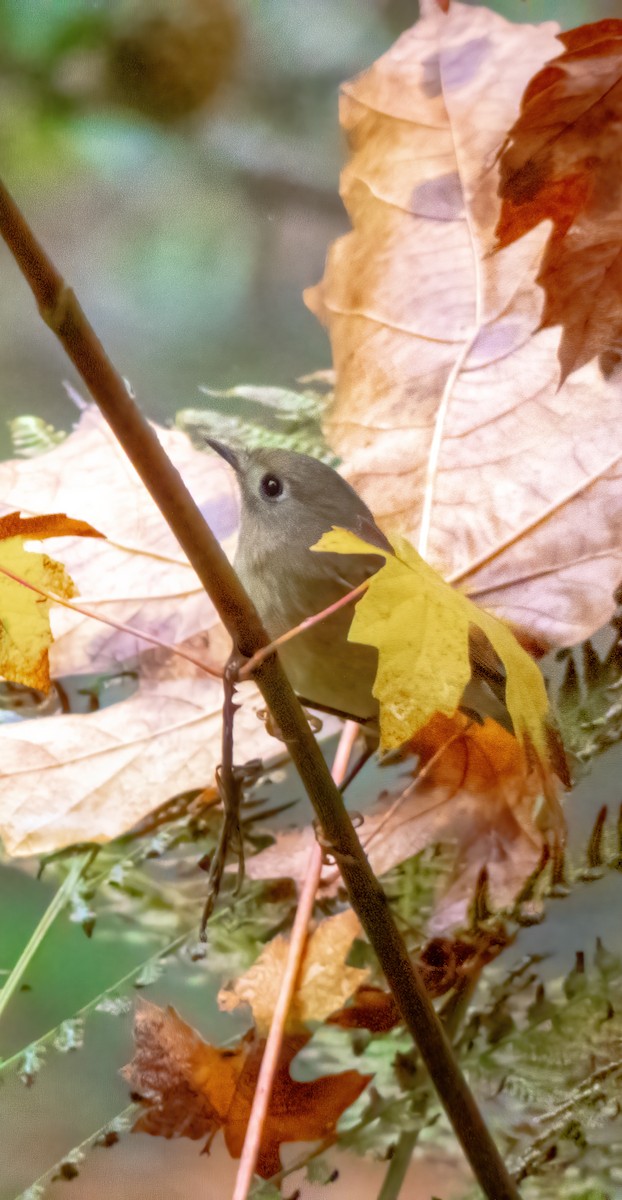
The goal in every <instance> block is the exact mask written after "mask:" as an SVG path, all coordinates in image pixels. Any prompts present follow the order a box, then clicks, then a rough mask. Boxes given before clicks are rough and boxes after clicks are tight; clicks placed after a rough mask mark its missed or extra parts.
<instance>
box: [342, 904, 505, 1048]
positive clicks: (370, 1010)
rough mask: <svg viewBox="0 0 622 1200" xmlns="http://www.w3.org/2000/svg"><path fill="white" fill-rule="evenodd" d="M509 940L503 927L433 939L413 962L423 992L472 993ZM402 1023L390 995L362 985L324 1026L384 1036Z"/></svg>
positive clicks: (440, 994) (431, 993)
mask: <svg viewBox="0 0 622 1200" xmlns="http://www.w3.org/2000/svg"><path fill="white" fill-rule="evenodd" d="M510 941H511V938H510V936H509V935H508V933H507V931H506V929H505V927H504V926H503V925H502V924H499V925H497V926H496V927H495V926H493V927H492V928H489V929H476V930H474V931H471V932H468V933H465V934H463V935H462V936H461V937H457V938H455V939H453V940H452V939H450V938H441V937H436V938H432V939H431V941H429V942H428V943H427V944H426V945H425V946H424V947H423V949H422V950H421V951H420V952H419V953H418V955H417V958H416V962H417V966H418V968H419V974H420V977H421V978H422V979H423V982H424V984H425V989H426V991H427V992H429V994H430V995H431V996H434V997H437V998H438V997H439V996H446V995H447V993H448V992H450V991H451V990H452V989H454V988H456V989H458V990H459V991H461V992H464V991H465V990H467V989H468V990H469V991H470V990H471V989H472V987H473V985H474V984H475V982H476V981H477V979H478V978H479V976H480V974H481V972H482V970H483V968H484V967H485V966H486V965H487V964H488V963H489V962H492V960H493V959H494V958H496V957H497V955H499V954H500V953H501V951H502V950H504V949H505V947H506V946H507V945H508V943H509V942H510ZM402 1020H403V1018H402V1015H401V1013H400V1011H399V1009H398V1007H397V1004H396V1003H395V1000H394V999H393V996H392V995H391V993H390V992H385V991H383V989H382V988H379V987H372V986H371V985H370V984H363V985H362V986H361V987H359V988H357V989H356V992H355V993H354V996H353V997H352V1003H351V1004H348V1005H346V1006H345V1007H344V1008H342V1009H340V1010H339V1011H338V1012H335V1013H332V1014H331V1016H330V1017H329V1018H328V1020H327V1022H326V1024H327V1025H340V1026H341V1027H342V1029H370V1030H371V1031H372V1032H373V1033H384V1032H386V1031H387V1030H389V1029H393V1028H394V1027H395V1026H396V1025H399V1024H400V1023H401V1021H402Z"/></svg>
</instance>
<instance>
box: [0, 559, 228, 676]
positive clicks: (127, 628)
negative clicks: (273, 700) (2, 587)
mask: <svg viewBox="0 0 622 1200" xmlns="http://www.w3.org/2000/svg"><path fill="white" fill-rule="evenodd" d="M0 572H1V573H2V574H3V575H7V576H8V577H9V579H12V580H13V581H14V582H15V583H21V585H22V587H25V588H30V591H31V592H37V593H38V594H39V595H40V596H45V597H46V599H47V600H51V601H52V602H53V603H54V604H62V605H63V608H70V609H71V611H72V612H77V613H80V614H81V616H83V617H92V618H93V620H94V621H101V622H102V623H103V624H104V625H110V626H111V628H112V629H119V630H120V631H121V633H131V634H132V636H133V637H137V638H142V640H143V642H151V643H152V644H153V645H154V646H161V647H162V649H163V650H170V651H171V652H172V653H173V654H178V655H179V656H180V658H187V659H188V662H191V663H194V665H195V667H200V668H201V670H202V671H207V674H208V675H213V676H214V677H215V678H216V679H222V677H223V672H222V671H221V670H219V669H218V668H217V667H208V666H207V663H205V662H204V661H203V659H202V658H201V657H200V656H199V655H198V654H191V653H190V652H189V651H188V650H183V649H182V647H181V646H172V645H171V644H170V643H169V642H163V641H162V639H161V638H157V637H154V636H153V634H151V633H143V631H142V629H134V627H133V625H123V624H122V623H121V622H120V621H113V619H112V617H102V615H101V613H96V612H91V610H90V609H88V608H84V607H83V606H82V605H81V604H73V603H72V601H70V600H63V599H62V597H61V596H55V595H54V592H48V591H47V589H46V588H43V587H40V586H39V584H38V583H30V581H29V580H28V579H22V576H21V575H15V574H14V572H13V571H9V569H8V567H2V566H0Z"/></svg>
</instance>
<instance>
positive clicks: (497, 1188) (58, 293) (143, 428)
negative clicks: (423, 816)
mask: <svg viewBox="0 0 622 1200" xmlns="http://www.w3.org/2000/svg"><path fill="white" fill-rule="evenodd" d="M0 233H1V234H2V236H3V238H4V240H5V242H6V244H7V246H8V247H9V249H10V250H11V252H12V254H13V256H14V257H15V259H16V262H17V264H18V266H19V268H20V270H21V272H22V274H23V275H24V276H25V278H26V280H27V281H28V283H29V285H30V287H31V289H32V291H33V294H34V296H35V299H36V301H37V304H38V307H39V311H40V313H41V316H42V317H43V319H44V321H46V323H47V324H48V325H49V326H50V328H51V329H52V330H53V331H54V333H55V334H56V336H57V337H58V339H59V341H60V342H61V344H62V345H63V346H64V348H65V350H66V352H67V354H68V355H69V358H70V359H71V361H72V363H73V364H74V366H75V367H76V369H77V370H78V371H79V373H80V375H81V376H82V378H83V380H84V382H85V383H86V385H87V387H88V389H89V391H90V393H91V395H92V396H93V399H94V400H95V401H96V402H97V404H98V405H99V407H100V409H101V411H102V412H103V414H104V416H105V417H106V420H107V421H108V423H109V425H110V427H111V429H112V430H113V431H114V433H115V434H116V436H117V438H118V439H119V442H120V443H121V445H122V446H123V449H124V450H125V453H126V454H127V456H128V458H129V459H130V462H131V463H132V464H133V466H134V467H135V469H136V471H137V472H138V474H139V476H140V478H141V479H142V481H143V483H144V485H145V487H146V488H147V489H148V491H149V493H150V494H151V496H152V498H153V500H154V501H155V503H156V504H157V506H158V508H159V509H160V511H161V513H162V515H163V517H164V519H165V520H166V521H167V523H168V525H169V526H170V528H171V530H172V531H173V533H174V534H175V536H176V538H177V540H178V542H179V543H180V545H181V547H182V549H183V550H184V552H185V554H186V555H187V557H188V559H189V561H190V563H191V564H192V566H193V567H194V569H195V571H196V573H197V575H198V577H199V579H200V580H201V583H202V584H203V587H204V588H205V590H206V592H207V593H208V595H209V596H210V598H211V600H212V602H213V604H214V606H215V608H216V610H217V612H218V614H219V616H220V617H221V619H222V621H223V623H224V625H225V626H226V628H227V630H228V631H229V633H230V634H231V637H232V639H233V643H234V645H235V646H237V648H238V649H239V651H240V653H241V654H243V655H244V656H245V657H246V658H251V657H252V655H253V654H255V652H256V651H257V650H259V649H260V648H261V647H262V646H265V645H267V644H268V640H269V639H268V636H267V634H266V632H265V630H264V628H263V626H262V624H261V621H260V620H259V616H258V614H257V611H256V609H255V607H254V605H253V604H252V602H251V600H250V599H249V597H248V596H247V595H246V593H245V591H244V589H243V587H242V585H241V583H240V581H239V579H238V578H237V575H236V574H235V572H234V570H233V568H232V566H231V564H230V563H229V561H228V559H227V557H226V555H225V554H224V552H223V550H222V548H221V547H220V545H219V543H218V541H217V540H216V538H215V537H214V534H213V533H212V531H211V529H210V528H209V526H208V525H207V523H206V522H205V520H204V518H203V516H202V514H201V512H200V510H199V509H198V507H197V506H196V504H195V503H194V500H193V499H192V496H191V495H190V493H189V491H188V489H187V488H186V486H185V484H184V482H183V480H182V479H181V476H180V475H179V472H178V471H177V470H176V469H175V467H174V466H173V464H172V463H171V462H170V460H169V459H168V457H167V455H166V454H165V452H164V450H163V449H162V446H161V445H160V443H159V441H158V438H157V437H156V434H155V432H154V430H153V429H152V427H151V426H150V425H149V424H148V422H147V421H146V420H145V418H144V417H143V416H142V414H141V412H140V410H139V408H138V406H137V405H136V404H135V403H134V401H133V400H132V398H131V397H130V396H129V394H128V391H127V389H126V387H125V384H124V382H123V380H122V378H121V376H120V375H119V373H118V372H117V371H116V370H115V368H114V367H113V365H112V363H111V362H110V360H109V358H108V357H107V355H106V352H105V350H104V348H103V346H102V344H101V342H100V341H99V339H98V337H97V336H96V334H95V331H94V330H93V328H92V327H91V325H90V324H89V322H88V320H87V318H86V316H85V314H84V313H83V311H82V309H81V308H80V305H79V304H78V301H77V300H76V298H75V296H74V294H73V292H72V291H71V289H70V288H68V287H67V286H66V284H65V282H64V280H63V279H62V276H61V275H60V274H59V273H58V271H57V270H56V268H55V267H54V265H53V263H52V262H51V261H50V259H49V258H48V257H47V255H46V253H45V251H44V250H43V248H42V247H41V246H40V245H39V243H38V242H37V240H36V238H35V236H34V234H33V233H32V230H31V229H30V227H29V225H28V224H27V222H26V221H25V219H24V217H23V216H22V213H21V212H20V210H19V209H18V207H17V205H16V204H15V202H14V200H13V199H12V197H11V196H10V194H9V193H8V191H7V190H6V188H5V187H4V185H3V184H1V183H0ZM253 677H254V679H255V682H256V683H257V685H258V687H259V688H260V690H261V692H262V694H263V696H264V699H265V700H266V703H267V705H268V707H269V709H270V711H271V713H272V716H273V719H274V721H275V724H276V725H277V726H278V727H279V729H280V730H281V733H282V735H283V738H284V740H285V742H286V744H287V746H288V748H289V752H290V754H291V757H292V759H293V761H294V764H295V766H296V768H297V770H298V773H299V775H300V777H301V779H302V782H303V784H304V786H305V789H306V791H307V793H308V795H309V798H310V799H311V802H312V804H313V806H314V808H315V811H316V813H317V815H318V819H319V821H320V823H321V825H322V828H323V830H324V835H325V839H326V841H327V842H328V843H330V845H331V847H332V849H333V850H334V852H335V853H336V854H337V855H338V856H339V862H340V864H341V873H342V875H343V879H344V882H345V884H346V887H347V889H348V895H349V898H350V903H351V904H352V907H353V909H354V911H355V912H356V913H357V915H358V917H359V919H360V921H361V924H362V926H363V928H364V930H365V932H366V934H367V936H368V938H369V940H370V942H371V944H372V946H373V948H374V950H375V952H376V955H377V957H378V960H379V962H380V965H381V967H382V970H383V971H384V974H385V977H386V980H387V983H388V984H389V987H390V988H391V991H392V992H393V995H394V997H395V1000H396V1003H397V1005H398V1007H399V1009H400V1011H401V1013H402V1016H403V1017H404V1021H405V1022H406V1025H407V1027H408V1029H409V1030H410V1032H411V1033H412V1036H413V1037H414V1039H415V1041H416V1043H417V1046H418V1047H419V1051H420V1053H421V1057H422V1059H423V1061H424V1062H425V1064H426V1066H427V1068H428V1071H429V1072H430V1076H431V1078H432V1080H433V1082H434V1085H435V1087H436V1089H437V1091H438V1094H439V1096H440V1098H441V1100H442V1103H443V1104H444V1106H445V1109H446V1111H447V1114H448V1116H449V1118H450V1120H451V1122H452V1125H453V1127H454V1129H455V1131H456V1134H457V1136H458V1138H459V1140H460V1142H461V1144H462V1147H463V1149H464V1152H465V1154H466V1156H467V1158H468V1160H469V1162H470V1164H471V1167H472V1169H473V1172H474V1174H475V1176H476V1178H477V1180H478V1181H479V1183H480V1185H481V1187H482V1189H483V1191H484V1193H485V1194H486V1196H488V1197H489V1200H518V1197H519V1193H518V1190H517V1188H516V1185H515V1184H514V1182H513V1181H512V1179H511V1178H510V1176H509V1174H508V1172H507V1169H506V1167H505V1164H504V1162H503V1160H502V1158H501V1156H500V1154H499V1151H498V1150H497V1147H496V1145H495V1143H494V1141H493V1140H492V1137H491V1136H490V1133H489V1132H488V1129H487V1128H486V1125H485V1123H484V1120H483V1117H482V1115H481V1113H480V1111H479V1109H478V1107H477V1104H476V1103H475V1100H474V1098H473V1096H472V1094H471V1092H470V1090H469V1088H468V1086H467V1083H466V1080H465V1079H464V1077H463V1075H462V1073H461V1071H460V1068H459V1067H458V1064H457V1062H456V1060H455V1058H454V1054H453V1051H452V1049H451V1046H450V1045H449V1042H448V1040H447V1038H446V1036H445V1034H444V1032H443V1029H442V1026H441V1023H440V1021H439V1019H438V1017H437V1014H436V1012H435V1010H434V1007H433V1005H432V1002H431V1000H430V998H429V996H428V994H427V992H426V990H425V987H424V984H423V981H422V979H421V977H420V975H419V972H418V970H417V969H416V967H415V966H414V965H413V964H412V963H411V961H410V958H409V956H408V952H407V950H406V947H405V945H404V943H403V941H402V938H401V936H400V934H399V932H398V930H397V927H396V925H395V923H394V921H393V917H392V914H391V911H390V908H389V904H388V901H387V898H386V896H385V894H384V892H383V890H382V888H381V887H380V884H379V883H378V880H377V879H376V878H375V876H374V874H373V872H372V870H371V867H370V866H369V863H368V861H367V858H366V857H365V853H364V851H363V849H362V847H361V844H360V842H359V840H358V838H357V836H356V833H355V831H354V827H353V825H352V822H351V820H350V818H349V816H348V813H347V811H346V808H345V805H344V803H343V797H342V796H341V793H340V791H339V789H338V788H337V787H336V785H335V783H334V782H333V780H332V779H331V775H330V771H329V769H328V766H327V764H326V762H325V761H324V758H323V756H322V753H321V751H320V748H319V746H318V744H317V742H316V741H315V738H314V737H313V734H312V732H311V730H310V728H309V726H308V724H307V721H306V719H305V716H304V713H303V711H302V708H301V707H300V704H299V703H298V701H297V700H296V697H295V695H294V692H293V689H292V687H291V684H290V683H289V680H288V679H287V677H286V675H285V673H284V671H283V669H282V667H281V664H280V662H279V660H278V657H277V655H276V654H273V655H271V656H270V657H269V658H267V659H266V660H265V662H263V663H262V664H261V665H260V666H259V667H258V668H257V669H256V671H255V672H254V676H253Z"/></svg>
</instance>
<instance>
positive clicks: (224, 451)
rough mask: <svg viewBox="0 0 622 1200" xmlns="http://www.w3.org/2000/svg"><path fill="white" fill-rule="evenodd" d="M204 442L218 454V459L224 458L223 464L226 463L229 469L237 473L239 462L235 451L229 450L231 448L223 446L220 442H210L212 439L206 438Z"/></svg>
mask: <svg viewBox="0 0 622 1200" xmlns="http://www.w3.org/2000/svg"><path fill="white" fill-rule="evenodd" d="M205 440H206V442H207V444H208V446H211V447H212V450H215V451H216V453H217V454H220V457H221V458H224V460H225V462H228V463H229V466H230V467H233V470H234V471H239V469H240V460H239V458H238V456H237V454H236V453H235V450H232V449H231V446H225V445H223V443H222V442H215V441H213V440H212V438H206V439H205Z"/></svg>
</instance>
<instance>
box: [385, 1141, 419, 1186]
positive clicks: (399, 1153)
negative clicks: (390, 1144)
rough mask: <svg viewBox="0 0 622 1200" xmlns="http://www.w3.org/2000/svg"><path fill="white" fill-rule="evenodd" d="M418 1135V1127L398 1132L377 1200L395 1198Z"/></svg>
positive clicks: (404, 1176)
mask: <svg viewBox="0 0 622 1200" xmlns="http://www.w3.org/2000/svg"><path fill="white" fill-rule="evenodd" d="M418 1137H419V1130H418V1129H405V1130H404V1132H403V1133H401V1134H400V1136H399V1139H398V1142H397V1145H396V1147H395V1151H394V1154H393V1158H392V1159H391V1162H390V1163H389V1169H388V1171H387V1173H386V1175H385V1177H384V1181H383V1184H382V1187H381V1188H380V1191H379V1192H378V1200H397V1197H398V1196H399V1194H400V1192H401V1190H402V1184H403V1182H404V1179H405V1178H406V1172H407V1170H408V1167H409V1164H410V1160H411V1158H412V1152H413V1150H414V1148H415V1144H416V1141H417V1138H418Z"/></svg>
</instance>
